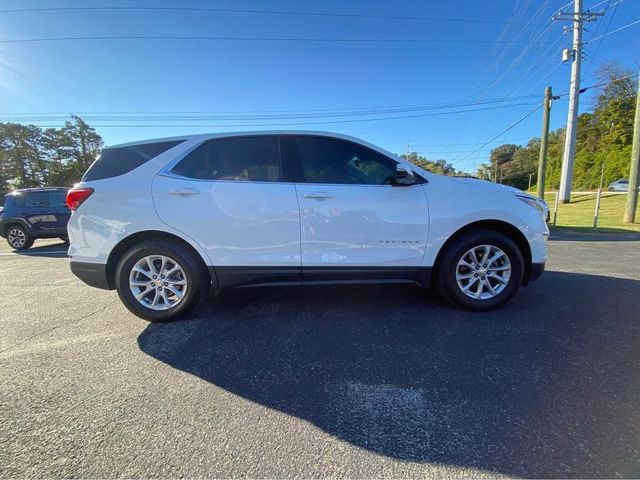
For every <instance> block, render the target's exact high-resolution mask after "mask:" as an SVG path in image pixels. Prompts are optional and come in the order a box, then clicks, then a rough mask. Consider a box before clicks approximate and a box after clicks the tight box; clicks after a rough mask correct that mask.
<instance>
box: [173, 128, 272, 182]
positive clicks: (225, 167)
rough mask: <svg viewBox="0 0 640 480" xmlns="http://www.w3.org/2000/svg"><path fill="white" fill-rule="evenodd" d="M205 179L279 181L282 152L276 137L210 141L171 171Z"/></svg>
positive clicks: (265, 136)
mask: <svg viewBox="0 0 640 480" xmlns="http://www.w3.org/2000/svg"><path fill="white" fill-rule="evenodd" d="M171 171H172V172H173V173H175V174H176V175H180V176H182V177H187V178H195V179H201V180H234V181H251V182H279V181H280V180H281V174H280V151H279V148H278V137H276V136H273V135H264V136H255V137H236V138H222V139H216V140H209V141H207V142H205V143H203V144H202V145H200V146H199V147H198V148H196V149H195V150H193V151H192V152H191V153H189V154H188V155H187V156H186V157H184V158H183V159H182V160H180V162H179V163H178V164H177V165H176V166H175V167H173V170H171Z"/></svg>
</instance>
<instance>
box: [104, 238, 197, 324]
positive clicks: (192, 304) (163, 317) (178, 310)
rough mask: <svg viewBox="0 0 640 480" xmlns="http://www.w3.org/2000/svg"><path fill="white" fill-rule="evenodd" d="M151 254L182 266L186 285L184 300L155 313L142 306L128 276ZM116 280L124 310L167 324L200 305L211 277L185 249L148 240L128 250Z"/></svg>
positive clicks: (167, 242) (160, 241)
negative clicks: (132, 290) (166, 258)
mask: <svg viewBox="0 0 640 480" xmlns="http://www.w3.org/2000/svg"><path fill="white" fill-rule="evenodd" d="M150 255H163V256H166V257H169V258H170V259H171V260H172V261H174V262H176V263H177V264H179V265H180V267H181V268H182V270H183V272H184V277H185V279H186V282H187V284H186V288H185V290H186V292H185V294H184V297H182V299H181V300H180V301H179V302H176V304H175V306H173V307H170V308H168V309H167V310H154V309H152V308H149V307H147V306H145V305H143V304H142V303H141V302H139V301H138V300H137V299H136V298H135V296H134V294H133V293H132V292H131V289H130V286H129V276H130V274H131V270H132V269H133V267H134V266H135V264H136V263H137V262H138V261H140V260H142V259H143V258H145V257H147V256H150ZM115 281H116V289H117V291H118V296H119V297H120V300H122V303H124V305H125V307H127V309H129V311H130V312H131V313H133V314H134V315H136V316H138V317H140V318H143V319H145V320H149V321H151V322H166V321H169V320H177V319H179V318H181V317H184V316H185V315H187V314H188V313H189V312H191V311H193V309H194V308H196V307H197V306H198V304H199V303H200V301H201V300H202V299H203V298H204V297H205V295H206V294H207V292H208V291H209V285H210V280H209V274H208V272H207V270H206V267H205V266H204V264H203V263H202V262H201V261H199V260H198V259H196V258H194V257H193V255H191V253H190V252H188V251H186V250H185V249H184V248H183V247H181V246H179V245H176V244H175V243H172V242H170V241H166V240H147V241H144V242H141V243H139V244H138V245H135V246H134V247H132V248H131V249H130V250H128V251H127V252H126V253H125V254H124V255H123V256H122V258H121V259H120V262H119V263H118V266H117V269H116V276H115ZM158 288H161V287H158ZM154 293H155V292H154ZM149 295H151V294H149Z"/></svg>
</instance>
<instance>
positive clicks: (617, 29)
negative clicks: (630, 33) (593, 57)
mask: <svg viewBox="0 0 640 480" xmlns="http://www.w3.org/2000/svg"><path fill="white" fill-rule="evenodd" d="M638 23H640V19H638V20H636V21H635V22H631V23H627V24H626V25H623V26H622V27H620V28H616V29H615V30H611V31H610V32H607V33H605V34H604V35H600V36H599V37H596V38H592V39H591V40H589V41H588V42H586V43H591V42H594V41H596V40H600V39H601V38H604V37H606V36H607V35H611V34H613V33H617V32H619V31H620V30H624V29H625V28H629V27H631V26H633V25H637V24H638Z"/></svg>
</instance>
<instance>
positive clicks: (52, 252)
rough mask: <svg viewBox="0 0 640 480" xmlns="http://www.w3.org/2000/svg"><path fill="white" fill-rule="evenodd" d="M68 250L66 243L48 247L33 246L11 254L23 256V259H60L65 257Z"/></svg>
mask: <svg viewBox="0 0 640 480" xmlns="http://www.w3.org/2000/svg"><path fill="white" fill-rule="evenodd" d="M68 249H69V245H68V244H67V243H64V242H60V243H55V244H50V245H41V246H35V247H31V248H28V249H27V250H13V253H15V254H17V255H24V256H25V257H29V256H33V257H53V258H61V257H66V256H67V250H68Z"/></svg>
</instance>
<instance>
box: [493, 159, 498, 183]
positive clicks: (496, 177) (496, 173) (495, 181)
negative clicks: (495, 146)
mask: <svg viewBox="0 0 640 480" xmlns="http://www.w3.org/2000/svg"><path fill="white" fill-rule="evenodd" d="M493 183H498V157H496V167H495V171H494V173H493Z"/></svg>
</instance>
